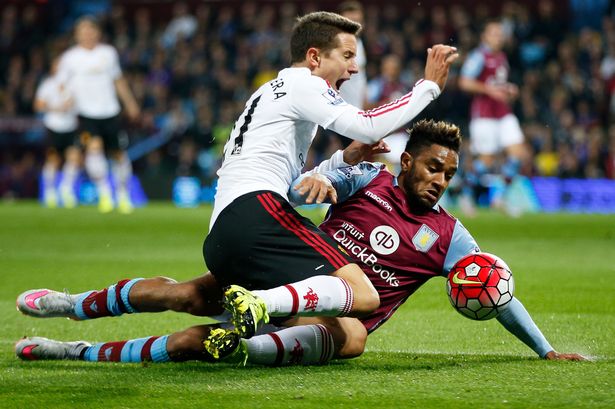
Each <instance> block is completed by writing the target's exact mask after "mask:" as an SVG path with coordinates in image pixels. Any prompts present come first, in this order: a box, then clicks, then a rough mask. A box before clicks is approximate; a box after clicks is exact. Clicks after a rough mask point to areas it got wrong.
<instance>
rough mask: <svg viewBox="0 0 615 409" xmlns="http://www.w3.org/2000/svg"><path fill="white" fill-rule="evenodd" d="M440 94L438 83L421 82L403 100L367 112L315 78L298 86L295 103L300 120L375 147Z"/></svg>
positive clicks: (294, 107) (293, 101) (295, 110)
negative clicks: (376, 143)
mask: <svg viewBox="0 0 615 409" xmlns="http://www.w3.org/2000/svg"><path fill="white" fill-rule="evenodd" d="M439 95H440V88H439V87H438V85H437V84H436V83H435V82H432V81H426V80H419V81H418V82H417V83H416V84H415V85H414V88H413V89H412V90H411V91H410V92H409V93H407V94H405V95H404V96H402V97H401V98H399V99H397V100H395V101H393V102H390V103H388V104H385V105H382V106H379V107H377V108H374V109H370V110H369V111H363V110H361V109H359V108H357V107H355V106H352V105H350V104H348V103H346V101H344V100H343V99H342V97H341V96H340V95H339V93H338V92H337V91H335V90H334V89H333V88H331V87H329V86H328V84H327V82H326V81H324V80H323V79H322V78H319V77H316V76H311V77H310V78H309V80H307V81H301V82H299V83H297V85H296V87H295V89H294V90H293V99H292V100H291V101H292V103H291V104H292V107H293V110H294V113H295V115H297V117H299V118H302V119H304V120H307V121H310V122H314V123H316V124H318V125H320V126H322V127H323V128H325V129H331V130H333V131H335V132H337V133H339V134H341V135H344V136H347V137H348V138H350V139H355V140H358V141H360V142H363V143H370V144H371V143H375V142H378V141H379V140H380V139H382V138H384V137H385V136H387V135H389V134H390V133H392V132H393V131H396V130H398V129H399V128H402V127H403V126H405V125H406V124H407V123H408V122H410V121H412V119H414V117H416V116H417V115H418V114H419V113H420V112H421V111H422V110H423V109H424V108H425V107H426V106H427V105H428V104H429V103H430V102H431V101H433V100H434V99H436V98H437V97H438V96H439Z"/></svg>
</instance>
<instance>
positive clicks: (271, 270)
mask: <svg viewBox="0 0 615 409" xmlns="http://www.w3.org/2000/svg"><path fill="white" fill-rule="evenodd" d="M203 256H204V257H205V261H206V264H207V266H208V267H209V270H210V271H211V272H212V274H213V275H214V276H215V277H216V280H217V281H218V283H220V285H222V286H227V285H230V284H239V285H241V286H243V287H246V288H248V289H250V290H257V289H268V288H273V287H278V286H281V285H285V284H290V283H294V282H296V281H301V280H303V279H306V278H309V277H313V276H316V275H329V274H331V273H333V272H334V271H336V270H339V269H340V268H342V267H343V266H345V265H347V264H350V263H351V262H352V261H351V260H350V258H348V256H346V255H345V254H344V253H343V252H342V251H341V250H340V249H339V247H338V245H337V243H336V242H335V241H333V239H331V238H329V237H328V236H327V235H326V234H325V233H323V232H322V231H321V230H320V229H318V227H316V225H314V223H312V222H311V221H310V220H309V219H307V218H305V217H303V216H301V215H300V214H299V213H297V211H295V209H293V208H292V206H291V205H290V204H289V203H288V202H287V201H286V200H285V199H284V198H283V197H281V196H280V195H278V194H276V193H273V192H270V191H260V192H252V193H248V194H246V195H243V196H240V197H239V198H237V199H235V200H234V201H233V202H232V203H231V204H230V205H229V206H227V207H226V208H225V209H224V210H222V212H221V213H220V215H219V216H218V219H217V220H216V221H215V224H214V226H213V227H212V229H211V232H210V233H209V235H208V236H207V238H206V239H205V243H204V244H203Z"/></svg>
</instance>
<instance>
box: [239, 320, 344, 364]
mask: <svg viewBox="0 0 615 409" xmlns="http://www.w3.org/2000/svg"><path fill="white" fill-rule="evenodd" d="M243 342H245V343H246V344H247V346H248V362H250V363H254V364H261V365H275V366H279V365H314V364H325V363H327V362H329V361H330V360H331V358H332V357H333V353H334V350H335V349H334V345H333V336H332V335H331V333H330V332H329V330H327V328H326V327H325V326H324V325H300V326H297V327H290V328H285V329H283V330H280V331H276V332H271V333H269V334H265V335H257V336H255V337H252V338H250V339H246V340H243Z"/></svg>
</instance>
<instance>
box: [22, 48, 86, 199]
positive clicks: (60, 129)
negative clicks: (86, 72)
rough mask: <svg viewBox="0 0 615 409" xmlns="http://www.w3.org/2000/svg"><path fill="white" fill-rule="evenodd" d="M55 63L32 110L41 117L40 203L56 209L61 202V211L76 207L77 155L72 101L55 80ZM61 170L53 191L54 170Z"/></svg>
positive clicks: (75, 121) (60, 82) (60, 83)
mask: <svg viewBox="0 0 615 409" xmlns="http://www.w3.org/2000/svg"><path fill="white" fill-rule="evenodd" d="M57 69H58V60H57V59H54V60H53V61H52V63H51V69H50V72H49V76H48V77H47V78H45V79H44V80H43V81H42V82H41V84H40V85H39V86H38V88H37V90H36V95H35V96H34V110H35V111H36V112H40V113H42V114H43V125H44V126H45V130H46V142H47V144H49V147H48V148H47V151H46V152H45V164H44V165H43V175H42V176H43V200H44V203H45V205H46V206H47V207H51V208H53V207H56V206H58V204H59V203H60V202H61V204H62V205H63V206H64V207H67V208H72V207H75V206H76V205H77V198H76V195H75V193H74V184H75V180H76V179H77V176H78V174H79V167H80V161H81V153H80V151H79V148H78V147H77V145H76V140H75V138H76V135H77V134H76V130H77V112H76V111H75V103H74V99H73V97H72V95H71V93H70V91H69V89H68V87H67V86H66V84H65V83H63V82H62V81H61V80H60V79H59V78H58V76H57ZM62 155H64V157H65V161H64V166H63V167H62V178H61V180H60V181H59V184H58V185H57V188H56V184H57V183H56V182H57V181H56V179H57V177H58V170H59V169H60V164H61V163H62Z"/></svg>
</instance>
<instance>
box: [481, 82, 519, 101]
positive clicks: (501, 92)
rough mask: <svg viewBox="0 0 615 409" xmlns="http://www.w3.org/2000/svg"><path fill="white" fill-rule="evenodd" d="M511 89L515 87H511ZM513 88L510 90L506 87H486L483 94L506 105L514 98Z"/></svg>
mask: <svg viewBox="0 0 615 409" xmlns="http://www.w3.org/2000/svg"><path fill="white" fill-rule="evenodd" d="M511 85H512V84H511ZM512 87H515V86H514V85H512ZM515 88H516V87H515ZM515 88H511V87H509V86H508V85H487V86H486V88H485V94H486V95H487V96H488V97H490V98H492V99H495V100H496V101H499V102H503V103H505V104H508V103H509V102H511V101H512V100H514V99H515V98H516V95H517V93H515Z"/></svg>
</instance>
